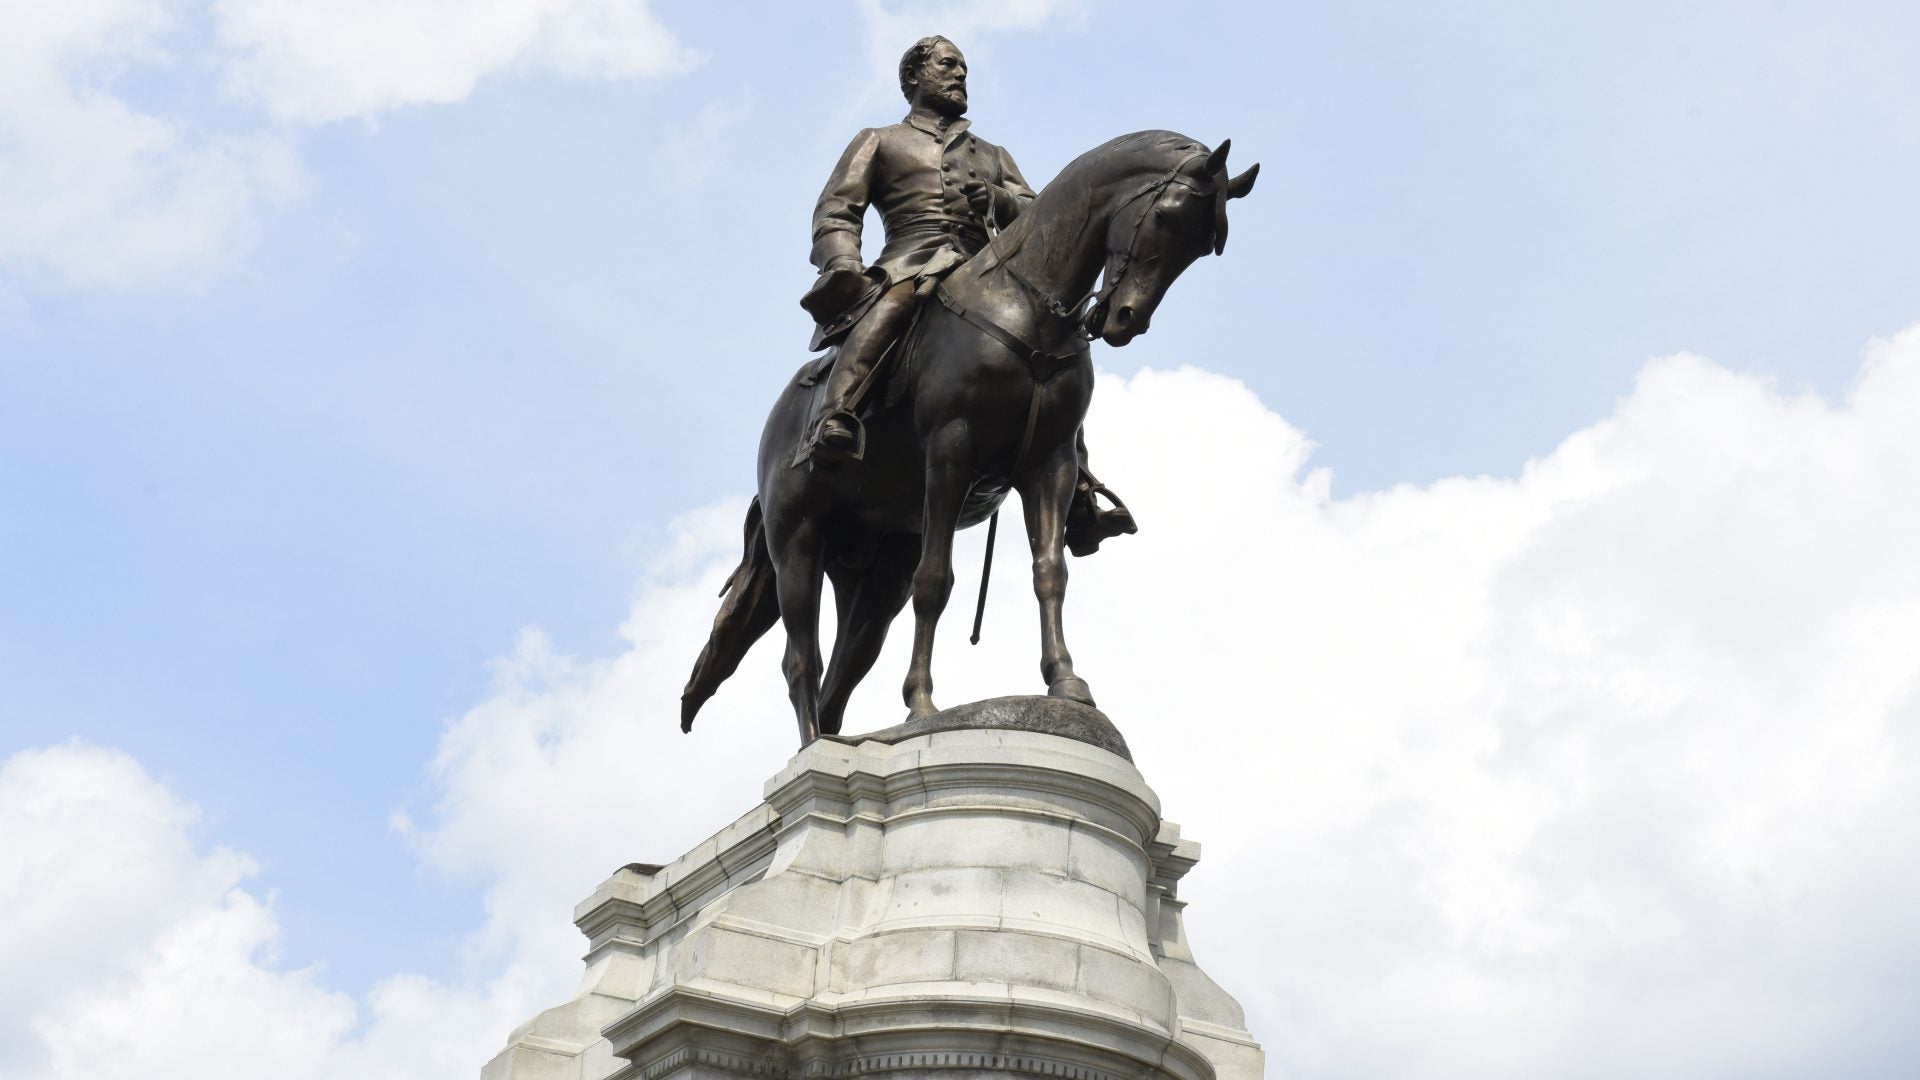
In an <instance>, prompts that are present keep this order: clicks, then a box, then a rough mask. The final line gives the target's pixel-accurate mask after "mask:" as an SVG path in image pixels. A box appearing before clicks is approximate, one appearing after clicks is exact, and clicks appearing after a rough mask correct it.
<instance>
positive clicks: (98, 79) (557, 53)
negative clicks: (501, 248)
mask: <svg viewBox="0 0 1920 1080" xmlns="http://www.w3.org/2000/svg"><path fill="white" fill-rule="evenodd" d="M183 7H185V5H184V4H183V3H181V2H180V0H62V2H59V3H42V4H31V3H9V4H5V5H3V6H0V191H4V192H5V193H6V198H5V199H4V200H0V270H3V271H6V272H7V273H8V274H9V275H11V276H16V277H19V278H21V279H23V280H28V281H34V282H39V281H59V282H66V283H72V284H79V285H101V284H112V285H130V284H145V283H151V282H154V281H164V282H168V283H177V282H179V281H181V280H183V279H184V280H186V281H188V282H191V281H193V280H195V279H196V278H197V277H198V276H199V275H202V274H204V273H206V272H208V271H211V270H215V269H218V268H220V267H222V266H224V265H226V264H228V263H230V262H231V261H232V260H233V259H234V258H235V257H237V256H238V255H240V254H242V253H243V252H245V251H246V250H247V249H248V247H250V245H251V243H252V241H253V237H254V234H255V232H256V229H257V227H258V222H259V219H260V217H261V215H262V213H263V212H264V211H265V210H266V209H268V208H269V207H271V206H273V205H275V204H277V203H279V202H282V201H284V200H286V199H288V198H290V197H291V196H293V195H295V194H297V193H298V191H299V190H300V188H301V186H302V182H303V178H302V176H301V170H300V167H299V165H298V162H297V155H296V152H295V145H294V143H295V139H294V135H293V133H292V132H290V131H289V129H288V128H286V127H284V126H276V125H274V124H273V123H272V122H270V121H269V120H268V118H267V117H265V116H264V115H259V114H254V115H250V116H249V115H244V114H243V115H241V116H239V117H238V118H237V119H226V120H223V121H221V122H220V123H217V124H216V123H211V122H209V121H208V120H207V119H205V117H206V116H208V115H210V114H208V113H206V112H198V113H196V112H195V110H192V109H190V108H188V107H186V106H182V105H178V104H168V105H166V106H163V107H156V106H154V105H150V104H146V103H143V102H142V101H141V100H140V99H141V97H142V96H143V95H137V94H129V93H126V92H123V91H122V89H121V86H122V84H123V83H124V81H125V80H126V77H127V76H129V75H131V74H140V75H146V76H152V75H156V74H157V75H159V76H161V77H162V80H163V81H172V82H177V83H179V84H181V85H185V86H190V87H195V88H199V87H201V86H203V85H204V84H206V83H209V82H211V83H215V84H217V83H218V82H219V80H220V79H221V77H222V76H223V75H224V76H225V77H226V80H227V81H228V82H229V83H230V84H231V85H232V86H233V87H234V88H235V89H237V90H238V91H239V92H240V93H242V94H243V95H244V96H247V97H249V98H250V99H255V100H258V101H259V102H261V103H263V104H264V105H266V106H267V107H268V109H269V110H270V111H271V112H272V113H273V114H274V115H275V116H276V117H278V118H279V119H280V120H283V121H301V122H319V121H328V120H338V119H341V118H345V117H352V116H374V115H376V114H378V113H380V112H383V111H385V110H388V109H393V108H398V107H401V106H406V105H419V104H434V103H439V104H444V103H451V102H458V101H462V100H465V99H466V98H467V96H468V95H469V94H471V93H472V92H473V89H474V87H475V85H476V84H477V83H478V82H479V81H480V80H482V79H484V78H486V77H488V76H490V75H493V74H496V73H499V72H503V71H507V70H535V71H548V72H554V73H557V74H560V75H563V76H568V77H574V78H589V79H620V78H636V77H643V76H654V75H663V74H669V73H672V72H677V71H682V70H685V69H686V68H688V67H689V66H690V65H691V64H692V63H693V62H694V60H695V57H694V56H693V54H692V53H691V52H690V51H689V50H687V49H686V48H685V47H684V46H682V45H681V44H680V43H679V42H678V41H677V40H676V39H675V38H674V36H673V35H672V34H671V33H669V32H668V31H667V30H666V29H665V28H664V27H662V26H661V25H660V23H659V22H658V21H657V20H656V19H655V18H654V17H653V16H652V14H651V13H650V12H649V11H648V8H647V6H646V4H645V3H644V0H484V2H478V3H470V2H465V0H354V2H348V3H342V2H338V0H218V2H217V3H215V4H214V11H213V23H214V27H215V29H216V31H217V34H218V38H219V41H218V43H217V45H218V46H224V47H209V45H213V44H216V43H204V44H203V43H198V42H196V41H195V35H196V34H197V32H198V30H197V27H195V26H193V25H191V24H192V22H193V20H191V19H187V18H183V17H182V8H183ZM176 44H178V45H182V46H185V48H184V49H183V51H182V52H181V53H178V54H176V52H175V51H174V46H175V45H176ZM146 96H151V95H146ZM188 100H191V99H188ZM222 125H225V126H222ZM0 315H4V311H0Z"/></svg>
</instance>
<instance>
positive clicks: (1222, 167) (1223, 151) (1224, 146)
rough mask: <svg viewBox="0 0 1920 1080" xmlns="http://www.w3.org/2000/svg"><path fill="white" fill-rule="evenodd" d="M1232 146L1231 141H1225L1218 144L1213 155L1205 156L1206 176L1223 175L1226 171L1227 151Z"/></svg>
mask: <svg viewBox="0 0 1920 1080" xmlns="http://www.w3.org/2000/svg"><path fill="white" fill-rule="evenodd" d="M1232 146H1233V140H1232V139H1227V140H1226V141H1224V142H1222V143H1221V144H1220V146H1219V148H1218V149H1216V150H1215V151H1214V152H1213V153H1211V154H1208V155H1207V170H1206V175H1208V176H1222V175H1225V173H1226V171H1227V150H1228V149H1229V148H1230V147H1232Z"/></svg>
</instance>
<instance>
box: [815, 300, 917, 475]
mask: <svg viewBox="0 0 1920 1080" xmlns="http://www.w3.org/2000/svg"><path fill="white" fill-rule="evenodd" d="M912 310H913V282H911V281H902V282H900V283H899V284H897V285H895V286H893V287H892V288H890V289H888V290H887V291H886V292H885V293H882V294H881V296H880V299H878V300H876V301H874V305H873V307H871V308H869V309H868V310H867V313H866V314H865V315H862V316H861V317H860V321H859V322H857V323H855V324H854V327H853V329H852V330H850V331H848V332H847V339H846V341H844V342H842V343H841V345H840V355H839V356H838V357H836V358H835V359H834V362H833V374H832V375H830V376H828V378H827V393H826V398H825V400H824V401H822V402H821V404H820V413H819V415H818V416H817V417H816V418H815V424H816V427H815V429H814V431H815V434H814V439H813V446H814V450H815V451H816V452H817V451H819V450H820V449H821V448H823V447H825V448H829V449H831V450H835V451H842V452H846V451H851V450H852V449H853V448H854V447H855V446H858V445H859V441H860V439H859V436H858V435H857V434H856V433H855V428H856V425H857V424H858V423H859V421H857V420H855V419H854V417H853V407H854V406H855V405H856V404H857V402H855V401H854V400H853V396H854V394H856V393H857V392H858V391H859V389H860V384H861V383H864V382H865V381H866V379H867V373H868V372H870V371H872V370H873V364H874V361H876V360H878V359H879V358H880V354H881V353H883V352H885V351H886V349H887V346H888V345H889V344H891V343H892V341H893V339H894V337H895V336H896V335H898V334H899V332H900V329H901V327H902V324H903V323H905V321H906V317H907V315H908V313H910V312H911V311H912Z"/></svg>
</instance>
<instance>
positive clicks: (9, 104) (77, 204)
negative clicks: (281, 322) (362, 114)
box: [0, 0, 298, 284]
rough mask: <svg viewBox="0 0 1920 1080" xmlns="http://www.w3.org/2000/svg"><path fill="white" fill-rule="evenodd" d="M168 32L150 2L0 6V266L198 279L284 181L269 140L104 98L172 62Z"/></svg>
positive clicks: (284, 158) (288, 170)
mask: <svg viewBox="0 0 1920 1080" xmlns="http://www.w3.org/2000/svg"><path fill="white" fill-rule="evenodd" d="M173 24H174V18H173V10H172V5H171V4H166V3H161V2H158V0H76V2H73V3H58V4H9V5H7V6H6V8H5V10H4V11H0V191H5V192H6V193H7V194H6V198H5V199H4V200H0V267H6V268H10V269H13V270H14V271H16V272H21V273H25V274H28V275H33V276H36V277H49V276H50V277H53V278H58V279H64V280H70V281H75V282H80V283H85V284H95V283H121V282H129V281H136V280H141V279H146V278H150V277H152V276H155V275H157V274H163V273H164V274H177V273H179V272H181V271H187V272H189V273H191V272H197V271H200V270H203V269H205V268H206V267H208V266H211V265H214V264H217V263H218V262H220V261H222V260H224V259H225V258H226V257H228V256H229V255H230V254H231V253H232V252H233V251H234V250H236V249H239V248H242V247H244V246H245V245H246V243H247V242H248V240H249V238H250V236H251V232H252V228H253V221H254V217H255V214H256V212H257V210H258V208H259V207H260V206H261V205H262V204H264V203H267V202H271V201H273V200H276V199H279V198H282V197H284V196H285V195H287V194H288V193H289V192H291V191H292V190H293V189H294V188H295V187H296V186H297V183H298V177H297V169H296V168H295V167H294V165H293V159H292V155H291V153H290V151H289V150H288V148H287V146H286V144H285V143H284V141H283V140H282V139H280V138H279V137H277V136H274V135H271V134H265V133H261V134H251V135H244V136H230V135H221V134H213V133H208V132H204V131H196V130H193V129H191V128H189V127H187V126H184V125H182V124H180V123H178V122H176V121H174V120H170V119H167V118H165V117H161V116H157V115H152V114H149V113H145V112H142V111H140V110H138V109H136V108H134V107H132V106H130V105H129V104H128V103H127V102H126V101H124V100H122V99H121V98H120V97H117V96H115V95H114V93H112V92H111V91H110V90H109V89H108V87H109V85H110V84H111V81H112V79H113V77H115V76H117V75H118V74H120V73H122V72H123V71H124V70H126V69H127V68H128V67H130V66H138V65H144V64H161V63H168V62H171V58H169V57H167V56H166V54H165V52H164V50H163V43H164V41H165V38H166V35H167V33H168V32H169V31H170V30H171V29H173Z"/></svg>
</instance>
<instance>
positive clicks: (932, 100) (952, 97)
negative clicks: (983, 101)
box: [926, 86, 967, 116]
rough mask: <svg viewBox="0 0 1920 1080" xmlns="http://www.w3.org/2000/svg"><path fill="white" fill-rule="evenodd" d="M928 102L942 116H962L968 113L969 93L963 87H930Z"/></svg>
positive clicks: (928, 89) (927, 95)
mask: <svg viewBox="0 0 1920 1080" xmlns="http://www.w3.org/2000/svg"><path fill="white" fill-rule="evenodd" d="M926 102H927V104H928V105H930V106H932V107H933V110H934V111H935V112H937V113H939V114H941V115H942V116H961V115H963V114H965V113H966V111H967V91H966V88H965V87H963V86H943V87H938V88H936V87H928V88H927V94H926Z"/></svg>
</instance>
